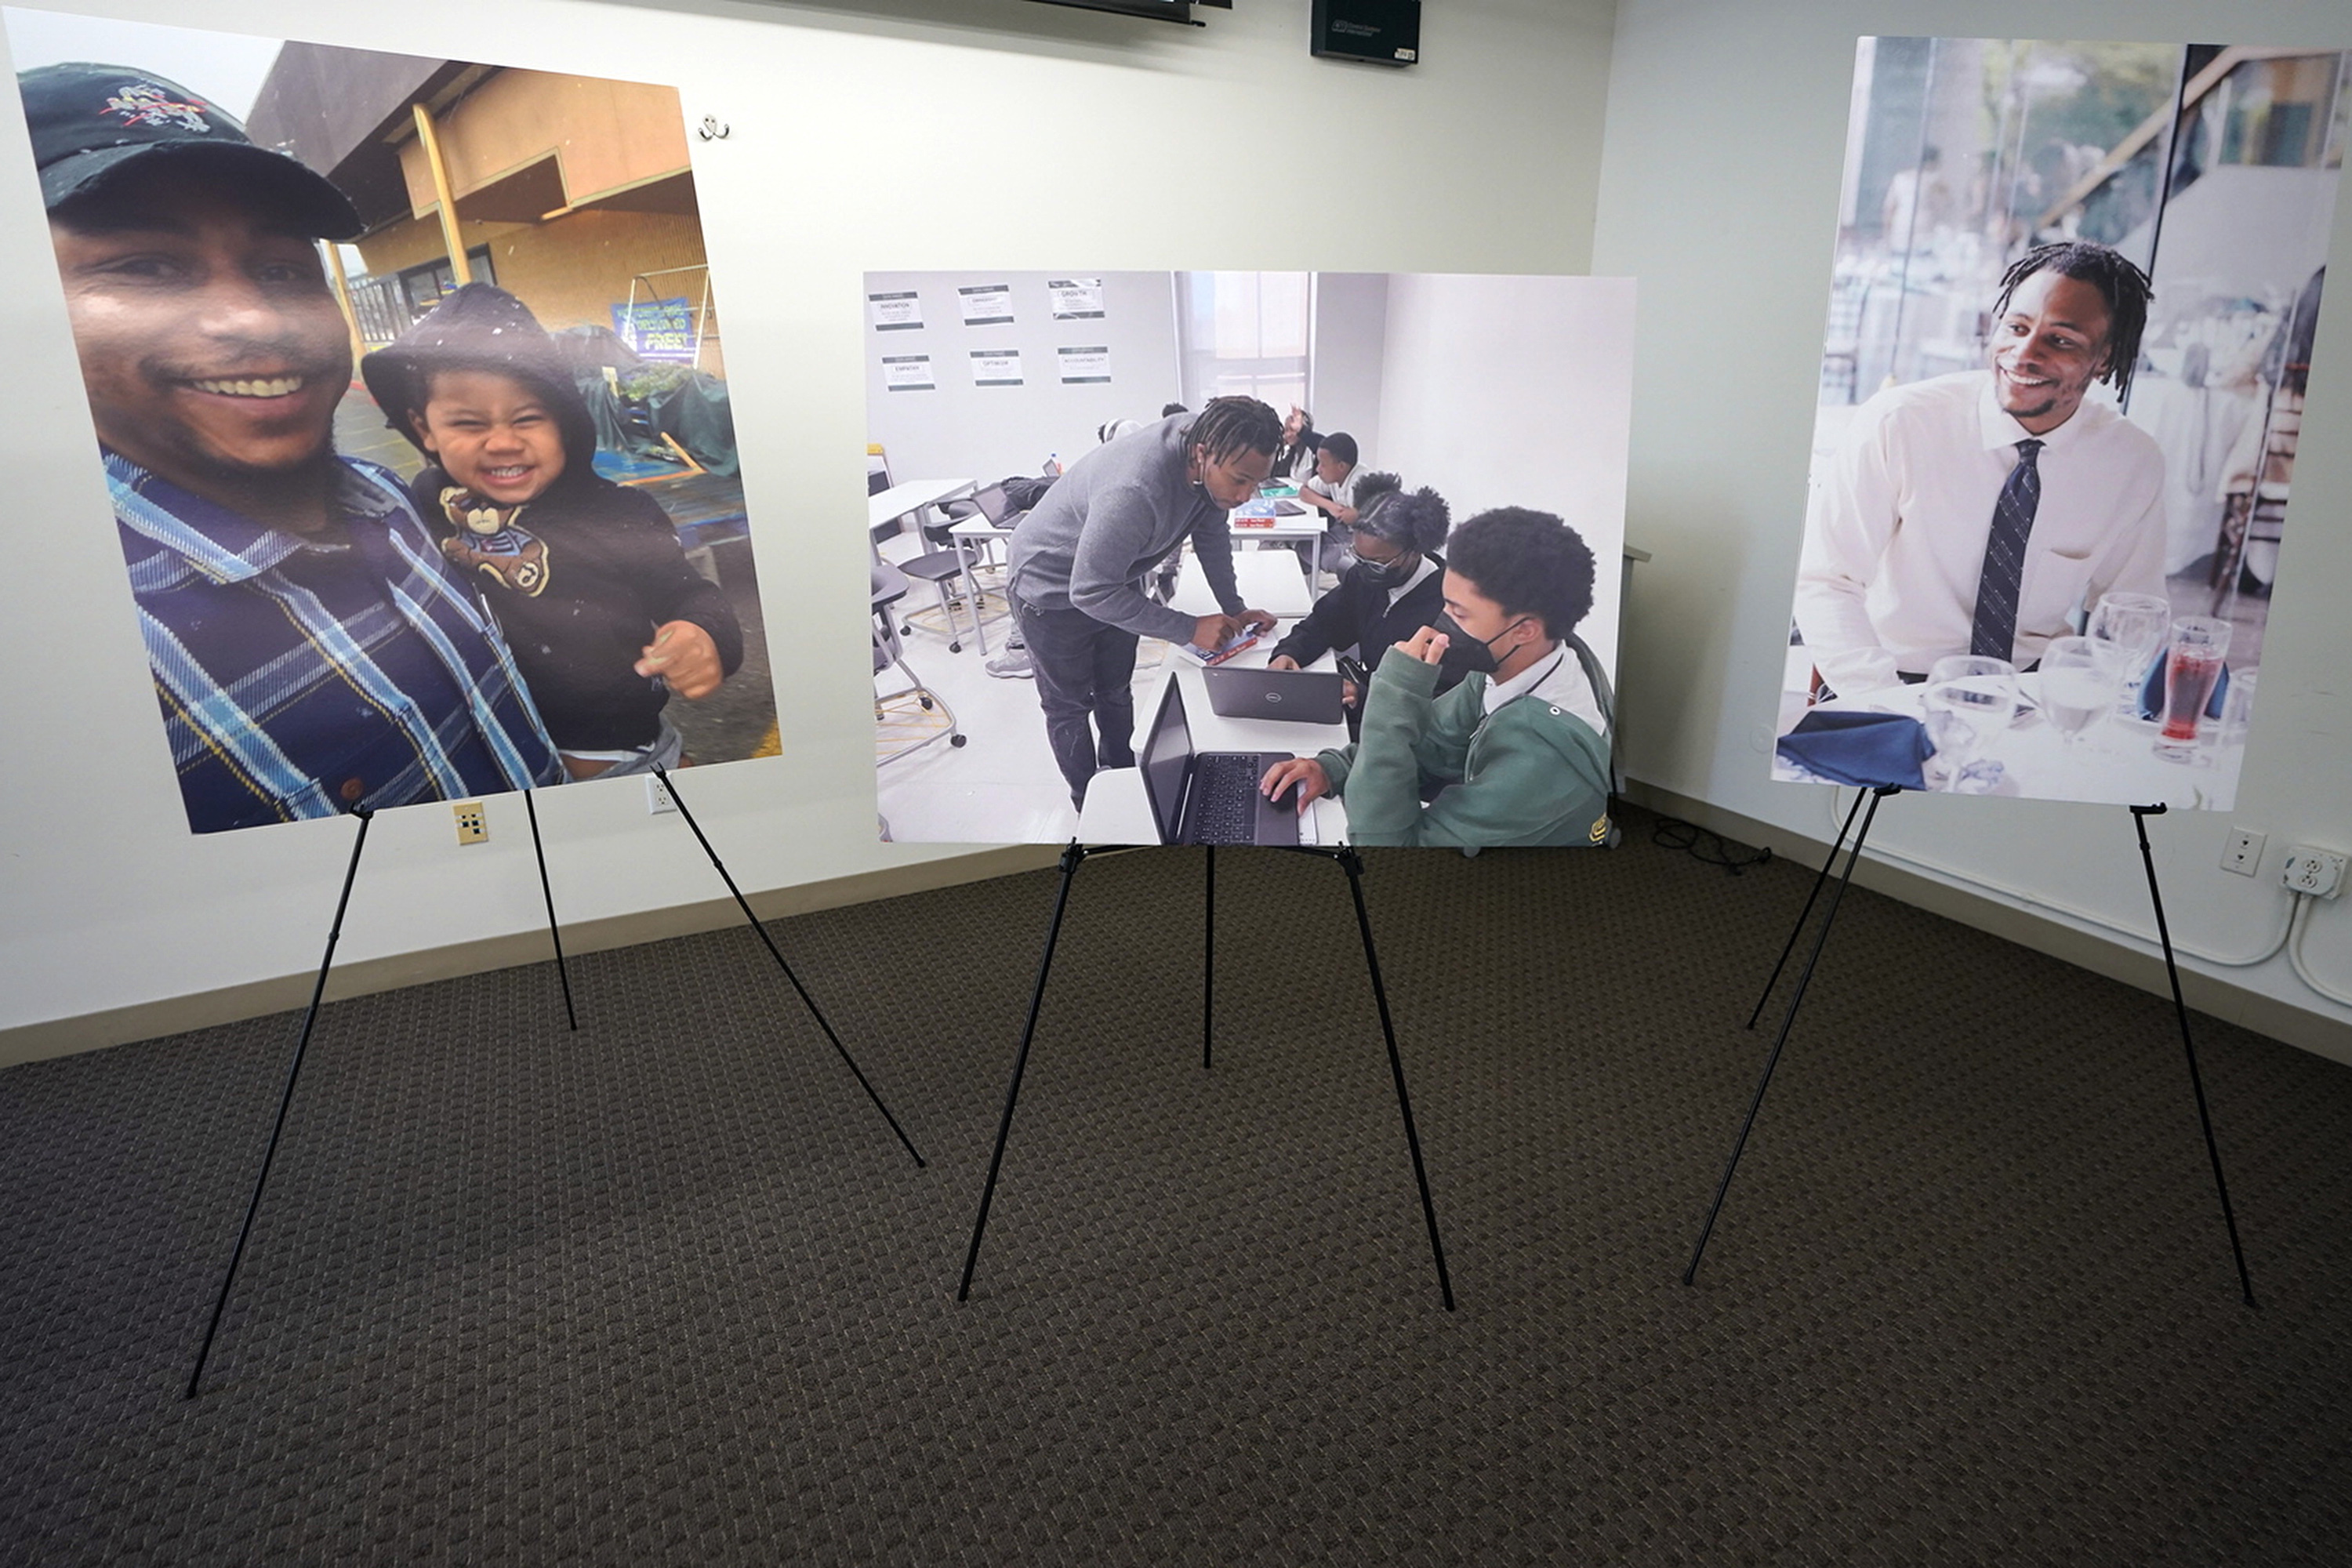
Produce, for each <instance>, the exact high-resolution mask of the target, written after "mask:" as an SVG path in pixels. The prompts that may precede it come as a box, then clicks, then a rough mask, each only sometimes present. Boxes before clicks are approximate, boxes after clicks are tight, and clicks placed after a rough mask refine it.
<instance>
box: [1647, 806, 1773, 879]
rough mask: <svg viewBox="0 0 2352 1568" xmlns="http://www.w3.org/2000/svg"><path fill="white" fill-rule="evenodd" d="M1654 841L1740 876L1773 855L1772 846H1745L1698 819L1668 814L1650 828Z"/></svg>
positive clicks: (1658, 844) (1651, 839)
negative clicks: (1704, 825)
mask: <svg viewBox="0 0 2352 1568" xmlns="http://www.w3.org/2000/svg"><path fill="white" fill-rule="evenodd" d="M1650 842H1651V843H1653V844H1655V845H1657V846H1659V847H1661V848H1665V849H1679V850H1682V851H1683V852H1684V853H1685V854H1686V855H1688V856H1689V857H1690V858H1692V859H1694V860H1697V861H1701V862H1703V863H1705V864H1706V865H1709V866H1720V867H1722V868H1724V869H1725V870H1726V871H1727V872H1729V873H1730V874H1731V875H1733V876H1735V877H1737V876H1738V875H1739V874H1740V873H1742V872H1743V871H1745V870H1747V869H1748V867H1750V866H1761V865H1764V864H1766V863H1768V862H1769V861H1770V859H1771V858H1772V851H1771V850H1769V849H1745V847H1743V846H1740V845H1737V844H1734V843H1733V842H1732V841H1731V840H1730V839H1728V838H1726V837H1724V836H1723V835H1722V834H1720V833H1714V832H1710V831H1709V830H1707V829H1706V828H1704V827H1701V826H1698V824H1696V823H1695V822H1684V821H1682V820H1681V819H1680V818H1677V817H1672V816H1669V817H1666V818H1664V819H1663V820H1662V821H1660V822H1659V824H1658V825H1657V826H1655V827H1654V828H1652V829H1651V830H1650Z"/></svg>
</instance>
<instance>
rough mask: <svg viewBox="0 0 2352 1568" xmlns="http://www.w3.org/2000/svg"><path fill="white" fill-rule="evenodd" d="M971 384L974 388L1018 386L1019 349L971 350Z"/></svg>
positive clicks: (1019, 368)
mask: <svg viewBox="0 0 2352 1568" xmlns="http://www.w3.org/2000/svg"><path fill="white" fill-rule="evenodd" d="M971 384H973V385H974V386H1018V385H1020V384H1021V351H1020V350H1019V349H974V350H972V351H971Z"/></svg>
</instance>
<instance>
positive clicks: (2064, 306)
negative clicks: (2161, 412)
mask: <svg viewBox="0 0 2352 1568" xmlns="http://www.w3.org/2000/svg"><path fill="white" fill-rule="evenodd" d="M2148 300H2149V288H2148V281H2147V275H2146V274H2145V273H2143V272H2141V271H2140V269H2139V268H2137V267H2135V266H2134V265H2132V263H2131V262H2130V261H2128V260H2126V258H2124V257H2123V256H2121V255H2119V254H2118V253H2117V252H2116V251H2114V250H2111V249H2109V248H2108V247H2105V246H2104V245H2092V244H2089V243H2086V242H2081V241H2070V242H2067V243H2065V244H2061V245H2045V246H2041V247H2037V248H2035V249H2033V250H2030V251H2028V252H2027V253H2026V254H2025V255H2024V256H2022V257H2021V258H2019V259H2018V260H2017V262H2016V263H2015V264H2014V265H2013V266H2011V268H2010V269H2009V270H2008V272H2007V273H2005V274H2004V275H2003V276H2002V278H2001V289H2000V297H1999V299H1998V300H1997V301H1996V302H1995V304H1994V306H1993V312H1992V317H1993V320H1992V341H1991V342H1990V345H1989V347H1988V358H1989V363H1988V365H1987V368H1985V369H1983V370H1970V371H1961V372H1958V373H1957V374H1951V375H1941V376H1937V377H1935V378H1933V379H1931V380H1927V381H1921V382H1914V383H1911V384H1907V385H1904V386H1896V387H1891V388H1889V389H1888V390H1886V391H1885V392H1882V393H1880V394H1879V395H1877V396H1875V397H1874V398H1872V399H1871V400H1870V401H1869V402H1868V403H1865V404H1864V405H1862V407H1861V408H1859V409H1857V410H1856V411H1855V413H1854V417H1853V424H1852V425H1851V426H1848V428H1847V430H1846V432H1845V435H1844V437H1843V439H1842V440H1841V441H1840V442H1839V444H1838V447H1837V449H1836V450H1835V451H1834V452H1833V453H1832V454H1831V455H1830V456H1829V457H1828V458H1826V459H1824V461H1823V462H1822V464H1821V465H1820V469H1819V472H1818V473H1817V474H1816V476H1815V483H1814V485H1813V493H1812V502H1811V509H1810V510H1809V511H1808V513H1807V516H1806V519H1805V546H1804V554H1803V557H1802V560H1801V564H1800V565H1799V567H1798V571H1797V600H1796V610H1797V629H1798V631H1799V633H1800V634H1801V636H1802V637H1803V638H1804V641H1805V646H1806V648H1807V649H1808V651H1810V652H1811V655H1812V658H1813V666H1814V668H1815V669H1817V670H1818V671H1819V672H1820V674H1821V676H1822V679H1823V680H1824V681H1825V682H1826V683H1827V685H1828V686H1829V687H1830V688H1831V689H1833V690H1834V691H1837V692H1841V693H1844V694H1847V695H1852V694H1853V693H1855V692H1859V691H1864V690H1867V689H1871V688H1874V687H1885V686H1892V685H1894V684H1895V683H1896V682H1898V681H1906V680H1908V681H1916V680H1918V679H1921V678H1923V677H1924V676H1925V675H1926V674H1927V671H1928V669H1929V668H1931V667H1932V666H1933V665H1934V664H1935V662H1936V660H1937V659H1938V658H1943V657H1945V656H1946V655H1948V654H1960V653H1976V654H1984V655H1989V656H1990V657H1992V658H2005V659H2008V660H2010V661H2011V663H2013V664H2015V665H2016V666H2017V668H2020V669H2024V668H2030V667H2031V666H2032V664H2033V663H2034V662H2035V661H2036V660H2038V659H2039V658H2041V657H2042V647H2043V646H2044V645H2045V644H2047V643H2048V642H2049V641H2050V639H2052V638H2053V637H2064V636H2066V635H2067V634H2068V633H2069V632H2070V631H2072V630H2073V629H2074V627H2073V626H2072V625H2071V624H2070V623H2071V619H2072V617H2073V616H2074V613H2075V611H2076V609H2077V608H2078V606H2079V607H2084V608H2087V607H2090V606H2095V605H2097V603H2098V602H2099V598H2100V595H2104V594H2109V593H2116V592H2127V593H2136V594H2154V595H2159V596H2161V595H2163V593H2164V502H2163V489H2164V456H2163V453H2162V452H2161V451H2160V450H2159V449H2158V447H2157V444H2156V442H2155V440H2154V438H2153V437H2149V436H2148V435H2147V433H2146V432H2145V431H2143V430H2141V429H2140V428H2139V427H2138V426H2135V425H2132V424H2130V423H2128V422H2126V420H2125V419H2124V417H2123V416H2121V415H2119V414H2117V413H2116V411H2115V410H2114V409H2113V408H2110V407H2107V406H2106V405H2104V404H2099V403H2093V402H2087V401H2085V399H2084V394H2086V393H2087V392H2088V391H2089V390H2090V388H2091V384H2092V383H2094V382H2106V383H2108V384H2111V385H2113V386H2114V387H2115V389H2116V396H2117V397H2118V398H2120V397H2121V396H2122V395H2124V394H2125V393H2126V392H2127V391H2128V390H2129V389H2130V386H2131V378H2132V370H2133V367H2134V365H2135V364H2136V363H2137V361H2138V359H2139V340H2140V332H2141V330H2142V329H2143V328H2144V327H2145V326H2146V325H2147V307H2148Z"/></svg>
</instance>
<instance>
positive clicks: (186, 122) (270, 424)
mask: <svg viewBox="0 0 2352 1568" xmlns="http://www.w3.org/2000/svg"><path fill="white" fill-rule="evenodd" d="M17 82H18V87H19V89H20V90H21V91H22V93H23V95H24V100H25V112H26V121H27V122H28V125H29V128H30V130H31V132H32V139H33V150H34V158H35V162H36V163H37V164H38V166H39V169H40V176H41V195H42V198H43V201H44V203H45V204H46V205H47V208H48V213H49V229H50V237H51V239H52V240H53V242H54V244H55V247H56V250H57V258H58V273H59V275H60V277H61V279H62V280H63V282H64V284H65V292H66V308H67V314H68V318H69V319H70V321H71V322H72V325H73V333H74V342H75V345H76V348H77V349H78V351H79V354H80V358H81V370H82V379H83V384H84V386H85V389H86V390H87V392H88V393H89V409H90V416H91V418H92V420H93V421H94V422H95V423H96V425H97V427H98V437H99V443H100V447H101V448H102V449H103V455H104V458H105V463H106V476H107V483H108V487H109V489H110V492H111V494H112V497H113V501H114V512H115V521H116V524H117V527H118V530H119V532H120V534H121V544H122V551H123V558H124V561H125V563H126V564H127V565H128V567H129V569H130V574H131V591H132V595H133V597H134V599H135V600H136V601H137V604H138V608H139V621H140V630H141V633H142V637H144V639H145V641H146V645H147V653H148V661H149V664H150V666H151V668H152V671H153V674H154V679H155V691H156V695H157V697H158V698H159V699H160V700H161V702H162V704H163V719H164V726H165V729H166V731H168V733H169V735H170V740H171V745H172V756H173V763H174V765H175V767H176V768H177V770H178V773H179V779H180V788H181V794H182V798H183V801H184V805H186V808H187V813H188V825H189V826H190V827H191V828H193V829H194V831H196V832H199V833H207V832H213V831H215V830H218V829H222V828H230V827H245V826H255V825H258V824H261V823H268V822H280V821H290V820H293V819H295V818H298V817H309V816H332V815H335V814H336V813H338V812H341V811H345V810H349V809H351V808H352V807H354V806H366V807H369V808H371V809H373V808H377V807H383V806H389V805H406V804H408V803H410V802H414V801H420V800H434V799H442V798H450V797H456V796H462V795H479V794H492V793H497V792H500V791H504V790H509V789H523V788H527V787H529V786H530V785H531V784H553V783H557V782H560V781H561V780H562V778H563V776H564V773H563V769H562V764H561V763H560V762H559V761H558V759H557V757H556V754H555V751H554V748H553V747H552V745H551V743H550V742H549V741H548V738H547V733H546V731H545V730H544V728H543V727H542V726H541V723H540V720H539V715H538V713H537V711H536V710H535V709H534V708H533V707H532V705H531V701H530V697H529V695H528V694H527V693H526V692H525V690H524V689H523V687H522V683H521V680H520V677H519V676H518V675H517V674H516V671H515V667H514V663H513V660H512V658H510V656H509V653H508V650H507V648H506V646H505V644H504V643H503V642H502V641H500V640H499V635H498V632H497V630H496V628H495V627H494V626H492V625H491V623H490V621H489V618H488V616H487V615H486V614H485V612H484V611H483V609H482V607H481V605H480V604H479V602H478V600H477V599H476V597H475V595H473V594H472V592H471V591H470V590H469V589H468V588H467V586H466V585H465V584H462V583H460V582H459V581H457V579H456V578H455V577H454V576H453V575H451V574H450V573H449V572H448V571H447V569H446V567H445V565H444V564H443V563H442V559H441V554H440V552H439V551H438V550H437V549H436V547H435V544H434V542H433V539H432V536H431V535H430V534H429V533H428V532H427V531H425V526H424V524H423V523H422V522H421V521H419V520H418V518H417V516H416V514H415V510H413V509H412V508H411V506H410V504H409V501H408V498H407V494H406V487H405V486H404V485H403V484H402V483H401V481H400V480H399V479H398V478H397V477H396V476H395V475H394V474H393V473H392V472H391V471H390V470H388V469H385V468H380V467H378V466H376V465H374V464H371V463H362V462H360V461H357V460H355V459H352V458H339V457H338V456H336V454H335V451H334V448H333V444H332V439H331V437H332V430H333V425H334V418H335V408H336V405H337V404H338V403H340V402H341V399H342V396H343V395H344V393H345V392H346V391H347V390H348V389H349V387H350V385H351V374H352V358H351V342H350V338H349V335H348V333H347V331H346V328H345V325H344V321H343V317H342V313H341V310H340V309H339V308H338V307H337V305H336V303H335V298H334V295H333V293H332V292H331V289H330V288H329V286H328V283H327V280H326V276H325V273H324V270H323V268H322V266H321V264H320V257H319V250H318V246H317V244H316V241H317V240H319V239H322V238H323V239H330V240H332V239H342V238H347V237H351V236H352V235H353V234H355V233H357V232H358V230H359V227H360V222H359V217H358V215H357V213H355V212H354V211H353V210H352V205H351V203H350V202H349V201H348V200H347V199H346V198H345V197H344V196H343V195H342V194H341V192H340V191H338V190H336V189H335V187H334V186H333V185H331V184H329V183H328V182H327V181H326V180H325V179H323V178H322V177H320V175H319V174H314V173H313V172H311V171H310V169H308V168H306V167H305V166H303V165H302V164H301V163H297V162H296V161H295V160H293V159H292V158H289V157H286V156H283V155H281V154H279V153H273V152H269V151H267V150H265V149H263V148H260V147H257V146H255V145H254V144H253V142H251V141H250V140H248V139H247V136H246V134H245V132H244V130H243V128H242V127H240V126H239V125H238V124H237V123H236V121H234V120H232V119H230V118H229V117H228V116H227V115H226V114H223V113H222V112H221V111H220V110H218V109H216V108H215V107H213V106H212V105H210V104H208V103H205V102H204V101H203V100H200V99H197V98H196V97H195V96H194V94H192V93H190V92H189V91H187V89H184V88H182V87H180V86H178V85H177V84H176V83H173V82H170V81H166V80H165V79H163V78H161V77H157V76H154V75H152V74H150V73H147V72H143V71H139V70H134V69H130V68H120V67H112V66H96V65H64V66H49V67H44V68H40V69H37V70H31V71H26V72H25V73H23V74H22V75H21V76H20V77H19V78H18V79H17Z"/></svg>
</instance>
